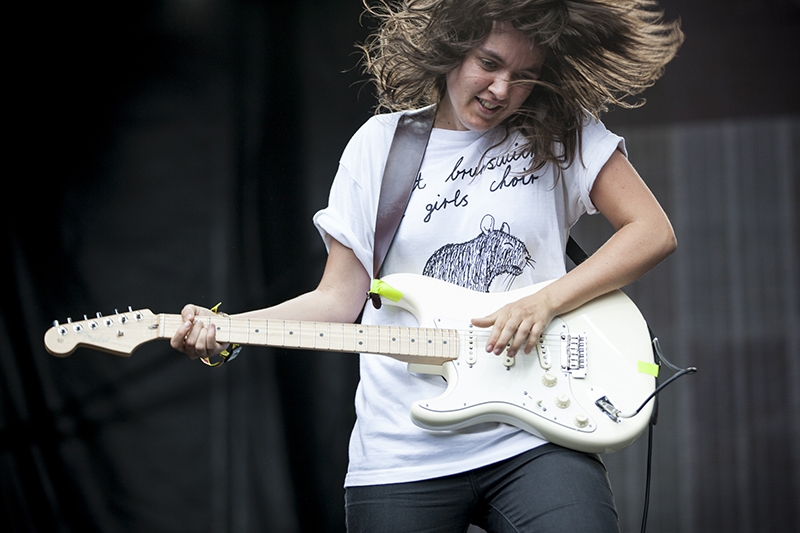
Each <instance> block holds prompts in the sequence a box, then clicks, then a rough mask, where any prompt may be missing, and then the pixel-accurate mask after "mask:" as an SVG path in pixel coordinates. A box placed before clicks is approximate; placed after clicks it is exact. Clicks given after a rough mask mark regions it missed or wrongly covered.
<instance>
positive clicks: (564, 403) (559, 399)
mask: <svg viewBox="0 0 800 533" xmlns="http://www.w3.org/2000/svg"><path fill="white" fill-rule="evenodd" d="M556 405H557V406H558V407H560V408H561V409H566V408H567V407H569V396H567V395H566V394H559V395H558V396H556Z"/></svg>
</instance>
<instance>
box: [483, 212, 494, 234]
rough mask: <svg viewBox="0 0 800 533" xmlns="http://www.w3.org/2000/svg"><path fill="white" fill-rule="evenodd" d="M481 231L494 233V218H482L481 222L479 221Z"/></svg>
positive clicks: (487, 216) (486, 216)
mask: <svg viewBox="0 0 800 533" xmlns="http://www.w3.org/2000/svg"><path fill="white" fill-rule="evenodd" d="M481 231H483V232H484V233H489V232H490V231H494V217H493V216H492V215H484V216H483V220H481Z"/></svg>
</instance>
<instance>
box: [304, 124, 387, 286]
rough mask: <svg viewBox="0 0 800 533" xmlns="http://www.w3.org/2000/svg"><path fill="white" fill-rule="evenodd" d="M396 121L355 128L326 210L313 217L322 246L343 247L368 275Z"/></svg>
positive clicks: (370, 271)
mask: <svg viewBox="0 0 800 533" xmlns="http://www.w3.org/2000/svg"><path fill="white" fill-rule="evenodd" d="M398 117H399V114H396V113H395V114H389V115H377V116H374V117H372V118H370V119H369V120H368V121H367V122H366V123H365V124H364V125H363V126H362V127H361V128H359V130H358V131H357V132H356V133H355V135H353V137H352V138H351V139H350V142H348V143H347V146H346V147H345V149H344V152H343V153H342V157H341V159H340V160H339V168H338V170H337V172H336V177H335V178H334V180H333V185H332V186H331V191H330V195H329V197H328V206H327V207H326V208H325V209H323V210H321V211H319V212H317V214H316V215H314V225H315V226H316V227H317V230H318V231H319V232H320V235H321V236H322V239H323V240H324V241H325V246H326V247H327V248H328V249H329V250H330V245H331V239H336V240H337V241H339V242H340V243H342V244H343V245H345V246H347V247H348V248H350V249H351V250H353V253H355V255H356V257H357V258H358V259H359V261H361V264H362V265H363V266H364V269H366V271H367V272H369V273H370V275H371V274H372V250H373V248H374V245H375V217H376V214H377V210H378V198H379V196H380V184H381V180H382V176H383V168H384V166H385V164H386V157H387V154H388V152H389V146H390V145H391V141H392V137H393V135H394V130H395V127H396V125H397V120H398Z"/></svg>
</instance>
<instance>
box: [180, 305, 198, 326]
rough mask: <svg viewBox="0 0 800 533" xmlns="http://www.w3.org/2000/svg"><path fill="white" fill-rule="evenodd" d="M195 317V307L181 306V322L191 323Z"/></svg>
mask: <svg viewBox="0 0 800 533" xmlns="http://www.w3.org/2000/svg"><path fill="white" fill-rule="evenodd" d="M196 316H197V306H196V305H192V304H187V305H185V306H183V309H182V310H181V318H182V319H183V320H188V321H190V322H191V321H193V320H194V317H196Z"/></svg>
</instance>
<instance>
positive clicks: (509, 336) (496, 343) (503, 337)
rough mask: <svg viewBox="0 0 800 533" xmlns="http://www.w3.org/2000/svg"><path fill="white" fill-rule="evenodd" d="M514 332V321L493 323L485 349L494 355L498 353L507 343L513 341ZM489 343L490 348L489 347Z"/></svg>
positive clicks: (502, 350) (507, 345)
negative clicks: (501, 323)
mask: <svg viewBox="0 0 800 533" xmlns="http://www.w3.org/2000/svg"><path fill="white" fill-rule="evenodd" d="M516 333H517V325H516V323H515V322H512V321H508V322H506V323H505V324H503V325H502V326H501V325H499V324H495V327H494V328H493V329H492V334H491V335H490V336H489V342H488V343H487V345H486V346H487V351H491V352H493V353H494V354H495V355H500V354H501V353H503V352H504V351H505V350H506V348H508V347H509V344H511V343H512V342H513V340H514V336H515V334H516ZM490 345H491V348H490V347H489V346H490Z"/></svg>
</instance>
